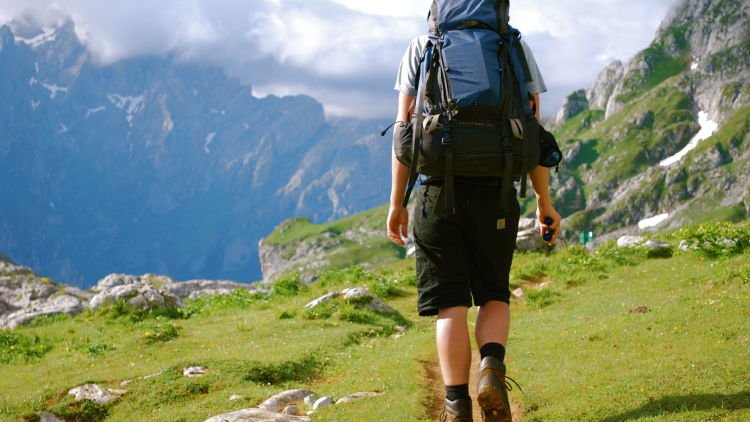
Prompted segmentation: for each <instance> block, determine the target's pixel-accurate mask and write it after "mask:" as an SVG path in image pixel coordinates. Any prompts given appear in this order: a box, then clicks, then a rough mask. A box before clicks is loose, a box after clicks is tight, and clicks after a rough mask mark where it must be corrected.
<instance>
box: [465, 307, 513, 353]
mask: <svg viewBox="0 0 750 422" xmlns="http://www.w3.org/2000/svg"><path fill="white" fill-rule="evenodd" d="M509 329H510V307H509V306H508V304H507V303H505V302H500V301H498V300H491V301H489V302H487V303H485V304H484V305H482V306H480V307H479V312H478V313H477V323H476V327H475V329H474V335H475V336H476V340H477V347H482V346H484V345H485V344H487V343H500V344H502V345H503V346H505V345H506V344H507V343H508V330H509Z"/></svg>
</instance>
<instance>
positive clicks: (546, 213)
mask: <svg viewBox="0 0 750 422" xmlns="http://www.w3.org/2000/svg"><path fill="white" fill-rule="evenodd" d="M536 218H537V220H539V236H542V237H544V233H545V232H547V231H548V230H552V239H550V240H549V241H548V242H547V243H549V244H550V245H552V244H553V243H555V241H556V240H557V237H558V236H560V220H561V217H560V214H559V213H558V212H557V210H555V207H553V206H552V204H549V205H547V204H537V207H536ZM548 218H550V219H552V223H551V224H546V223H545V220H546V219H548Z"/></svg>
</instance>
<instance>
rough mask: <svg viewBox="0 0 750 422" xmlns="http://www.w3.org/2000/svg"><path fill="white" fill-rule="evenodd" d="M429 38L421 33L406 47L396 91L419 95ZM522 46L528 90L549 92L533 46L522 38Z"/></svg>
mask: <svg viewBox="0 0 750 422" xmlns="http://www.w3.org/2000/svg"><path fill="white" fill-rule="evenodd" d="M427 40H428V37H427V35H420V36H418V37H416V38H414V39H413V40H411V44H409V48H407V49H406V52H405V53H404V57H403V58H402V59H401V65H400V66H399V68H398V75H397V76H396V86H395V87H394V88H395V89H396V91H399V92H403V93H404V94H407V95H411V96H412V97H416V96H417V86H416V85H417V84H416V82H417V72H418V71H419V60H420V58H421V57H422V55H423V54H424V49H425V46H426V45H427ZM521 46H522V47H523V52H524V54H525V55H526V61H527V62H528V64H529V73H530V74H531V81H529V82H527V83H526V90H527V91H529V93H531V94H541V93H542V92H547V85H546V84H545V83H544V79H543V78H542V74H541V73H540V72H539V66H537V64H536V60H535V59H534V54H533V53H532V52H531V48H529V46H528V44H526V42H525V41H523V40H521Z"/></svg>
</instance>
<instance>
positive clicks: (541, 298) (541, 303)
mask: <svg viewBox="0 0 750 422" xmlns="http://www.w3.org/2000/svg"><path fill="white" fill-rule="evenodd" d="M558 296H560V295H559V294H558V293H555V292H553V291H552V290H550V289H541V290H530V291H528V292H527V293H526V302H527V303H528V304H529V306H530V307H532V308H534V309H542V308H544V307H546V306H549V305H551V304H553V303H555V302H556V301H557V297H558Z"/></svg>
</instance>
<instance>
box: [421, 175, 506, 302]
mask: <svg viewBox="0 0 750 422" xmlns="http://www.w3.org/2000/svg"><path fill="white" fill-rule="evenodd" d="M499 185H500V184H499V183H495V184H494V185H493V184H489V183H488V184H475V183H472V184H468V183H461V182H460V181H458V180H457V181H456V184H455V209H456V212H455V214H454V215H451V216H448V215H447V214H446V213H445V211H444V210H445V205H444V199H443V196H441V195H440V191H441V189H442V187H441V186H440V185H426V186H423V187H422V188H420V189H419V191H418V194H417V201H416V208H415V210H414V241H415V244H416V258H417V263H416V264H417V291H418V299H417V310H418V311H419V315H421V316H430V315H437V313H438V310H439V309H443V308H450V307H454V306H466V307H471V306H472V301H473V304H474V305H476V306H482V305H484V304H485V303H487V302H488V301H491V300H498V301H502V302H505V303H510V288H509V277H510V266H511V263H512V261H513V252H514V251H515V245H516V234H517V233H518V218H519V214H520V207H519V204H518V199H517V198H516V195H515V191H514V190H513V189H511V190H510V192H508V195H507V199H506V201H507V203H506V204H505V205H506V206H505V207H503V206H502V205H503V204H502V203H501V195H500V186H499ZM438 199H439V200H438Z"/></svg>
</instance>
